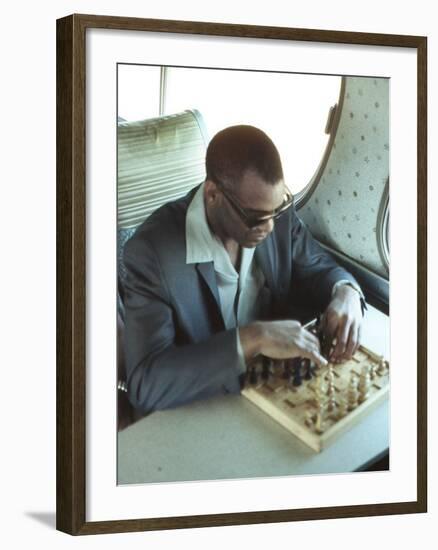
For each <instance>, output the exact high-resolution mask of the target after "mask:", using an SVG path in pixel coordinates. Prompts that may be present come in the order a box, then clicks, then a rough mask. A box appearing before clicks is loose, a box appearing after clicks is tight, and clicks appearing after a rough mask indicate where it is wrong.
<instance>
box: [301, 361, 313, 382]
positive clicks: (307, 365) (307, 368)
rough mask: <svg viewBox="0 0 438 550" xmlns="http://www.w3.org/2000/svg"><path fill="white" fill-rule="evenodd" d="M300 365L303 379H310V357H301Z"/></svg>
mask: <svg viewBox="0 0 438 550" xmlns="http://www.w3.org/2000/svg"><path fill="white" fill-rule="evenodd" d="M302 365H303V370H304V380H311V379H312V377H313V372H312V362H311V361H310V359H303V361H302Z"/></svg>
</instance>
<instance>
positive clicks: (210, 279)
mask: <svg viewBox="0 0 438 550" xmlns="http://www.w3.org/2000/svg"><path fill="white" fill-rule="evenodd" d="M196 269H197V271H198V273H199V274H200V276H201V277H202V278H203V279H204V281H205V283H206V285H207V286H208V288H209V289H210V292H211V294H212V295H213V298H214V300H215V303H216V306H217V313H218V315H219V317H220V319H221V321H222V324H223V326H224V327H225V323H224V319H223V317H222V310H221V301H220V298H219V291H218V288H217V283H216V274H215V272H214V264H213V262H205V263H199V264H196Z"/></svg>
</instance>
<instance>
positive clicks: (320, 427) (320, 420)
mask: <svg viewBox="0 0 438 550" xmlns="http://www.w3.org/2000/svg"><path fill="white" fill-rule="evenodd" d="M315 430H316V431H317V432H318V433H319V434H322V433H324V405H323V404H322V402H320V404H319V407H318V412H317V413H316V422H315Z"/></svg>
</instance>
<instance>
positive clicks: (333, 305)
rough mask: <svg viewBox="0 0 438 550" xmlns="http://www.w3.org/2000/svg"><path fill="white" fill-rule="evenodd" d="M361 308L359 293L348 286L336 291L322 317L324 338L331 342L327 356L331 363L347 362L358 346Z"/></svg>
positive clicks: (340, 287)
mask: <svg viewBox="0 0 438 550" xmlns="http://www.w3.org/2000/svg"><path fill="white" fill-rule="evenodd" d="M361 325H362V308H361V304H360V295H359V293H358V292H357V291H356V290H354V289H353V288H351V287H350V286H349V285H341V286H339V287H338V288H337V289H336V292H335V294H334V296H333V298H332V301H331V302H330V304H329V305H328V307H327V309H326V310H325V312H324V315H323V317H322V326H321V328H322V330H323V332H324V334H325V337H326V338H328V339H329V341H330V342H333V346H332V349H331V352H330V355H329V360H330V362H331V363H341V362H343V361H348V359H351V357H352V356H353V355H354V353H355V352H356V350H357V348H358V347H359V344H360V334H361Z"/></svg>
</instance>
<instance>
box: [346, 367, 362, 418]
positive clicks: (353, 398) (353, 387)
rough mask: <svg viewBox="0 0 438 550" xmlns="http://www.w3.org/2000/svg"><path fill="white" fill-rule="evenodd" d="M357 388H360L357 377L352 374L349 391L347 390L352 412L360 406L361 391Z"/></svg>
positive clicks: (349, 408)
mask: <svg viewBox="0 0 438 550" xmlns="http://www.w3.org/2000/svg"><path fill="white" fill-rule="evenodd" d="M357 386H358V379H357V376H356V375H355V374H352V375H351V378H350V383H349V385H348V390H347V398H348V410H349V411H352V410H353V409H355V408H356V407H357V405H358V399H359V391H358V389H357Z"/></svg>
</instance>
